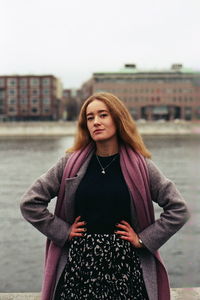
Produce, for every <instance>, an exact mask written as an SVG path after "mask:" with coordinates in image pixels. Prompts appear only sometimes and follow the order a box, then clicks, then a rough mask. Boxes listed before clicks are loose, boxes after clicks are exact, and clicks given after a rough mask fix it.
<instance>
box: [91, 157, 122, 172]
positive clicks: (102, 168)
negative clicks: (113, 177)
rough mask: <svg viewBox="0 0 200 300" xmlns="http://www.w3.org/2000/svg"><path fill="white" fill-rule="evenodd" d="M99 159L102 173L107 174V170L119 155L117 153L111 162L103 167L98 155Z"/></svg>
mask: <svg viewBox="0 0 200 300" xmlns="http://www.w3.org/2000/svg"><path fill="white" fill-rule="evenodd" d="M96 158H97V161H98V163H99V165H100V167H101V173H102V174H106V172H105V170H106V169H107V168H108V167H109V166H110V165H111V164H112V162H113V161H114V160H115V159H116V158H117V155H115V157H113V159H112V160H111V161H110V162H109V164H107V166H105V167H103V166H102V164H101V162H100V160H99V158H98V156H97V155H96Z"/></svg>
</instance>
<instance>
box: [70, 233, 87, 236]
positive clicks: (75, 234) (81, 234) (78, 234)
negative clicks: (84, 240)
mask: <svg viewBox="0 0 200 300" xmlns="http://www.w3.org/2000/svg"><path fill="white" fill-rule="evenodd" d="M83 235H84V234H83V233H73V234H72V235H71V237H75V236H83Z"/></svg>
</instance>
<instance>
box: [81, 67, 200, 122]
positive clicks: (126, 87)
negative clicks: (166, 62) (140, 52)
mask: <svg viewBox="0 0 200 300" xmlns="http://www.w3.org/2000/svg"><path fill="white" fill-rule="evenodd" d="M81 91H82V97H83V99H86V98H87V97H89V96H90V95H91V94H93V93H94V92H100V91H106V92H110V93H113V94H115V95H116V96H118V97H119V98H120V99H121V100H122V101H124V103H125V105H126V106H127V107H128V109H129V110H130V112H131V114H132V116H133V118H134V119H136V120H138V119H147V120H159V119H165V120H174V119H184V120H200V72H196V71H194V70H188V69H185V68H183V66H182V65H181V64H173V65H172V67H171V69H169V70H140V69H138V68H137V66H136V65H135V64H126V65H125V66H124V68H122V69H121V70H120V71H118V72H98V73H94V74H93V76H92V78H91V79H90V80H88V81H87V82H85V83H84V84H83V86H82V88H81Z"/></svg>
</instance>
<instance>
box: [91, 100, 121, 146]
mask: <svg viewBox="0 0 200 300" xmlns="http://www.w3.org/2000/svg"><path fill="white" fill-rule="evenodd" d="M86 119H87V128H88V130H89V133H90V136H91V138H92V139H93V140H94V141H95V142H103V141H112V140H115V139H116V136H117V135H116V132H117V129H116V126H115V123H114V121H113V118H112V116H111V114H110V112H109V109H108V107H107V105H106V104H105V103H104V102H102V101H100V100H94V101H92V102H91V103H90V104H88V106H87V109H86Z"/></svg>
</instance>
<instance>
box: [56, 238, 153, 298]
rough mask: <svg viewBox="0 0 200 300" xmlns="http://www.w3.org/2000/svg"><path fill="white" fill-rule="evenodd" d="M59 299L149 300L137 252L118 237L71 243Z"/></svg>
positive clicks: (59, 284)
mask: <svg viewBox="0 0 200 300" xmlns="http://www.w3.org/2000/svg"><path fill="white" fill-rule="evenodd" d="M70 243H71V244H70V249H69V258H68V262H67V264H66V266H65V269H64V271H63V274H62V276H61V278H60V280H59V283H58V287H57V290H56V296H55V298H54V299H56V300H72V299H73V300H82V299H87V300H90V299H91V300H93V299H94V300H95V299H99V300H100V299H101V300H109V299H112V300H131V299H134V300H147V299H148V296H147V293H146V288H145V285H144V281H143V276H142V269H141V266H140V259H139V257H138V254H137V250H136V249H135V248H134V247H133V246H132V245H131V243H130V242H128V241H125V240H122V239H120V238H119V237H118V236H117V235H116V234H99V233H95V234H94V233H93V234H85V236H84V237H75V238H73V239H72V241H71V242H70Z"/></svg>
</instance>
